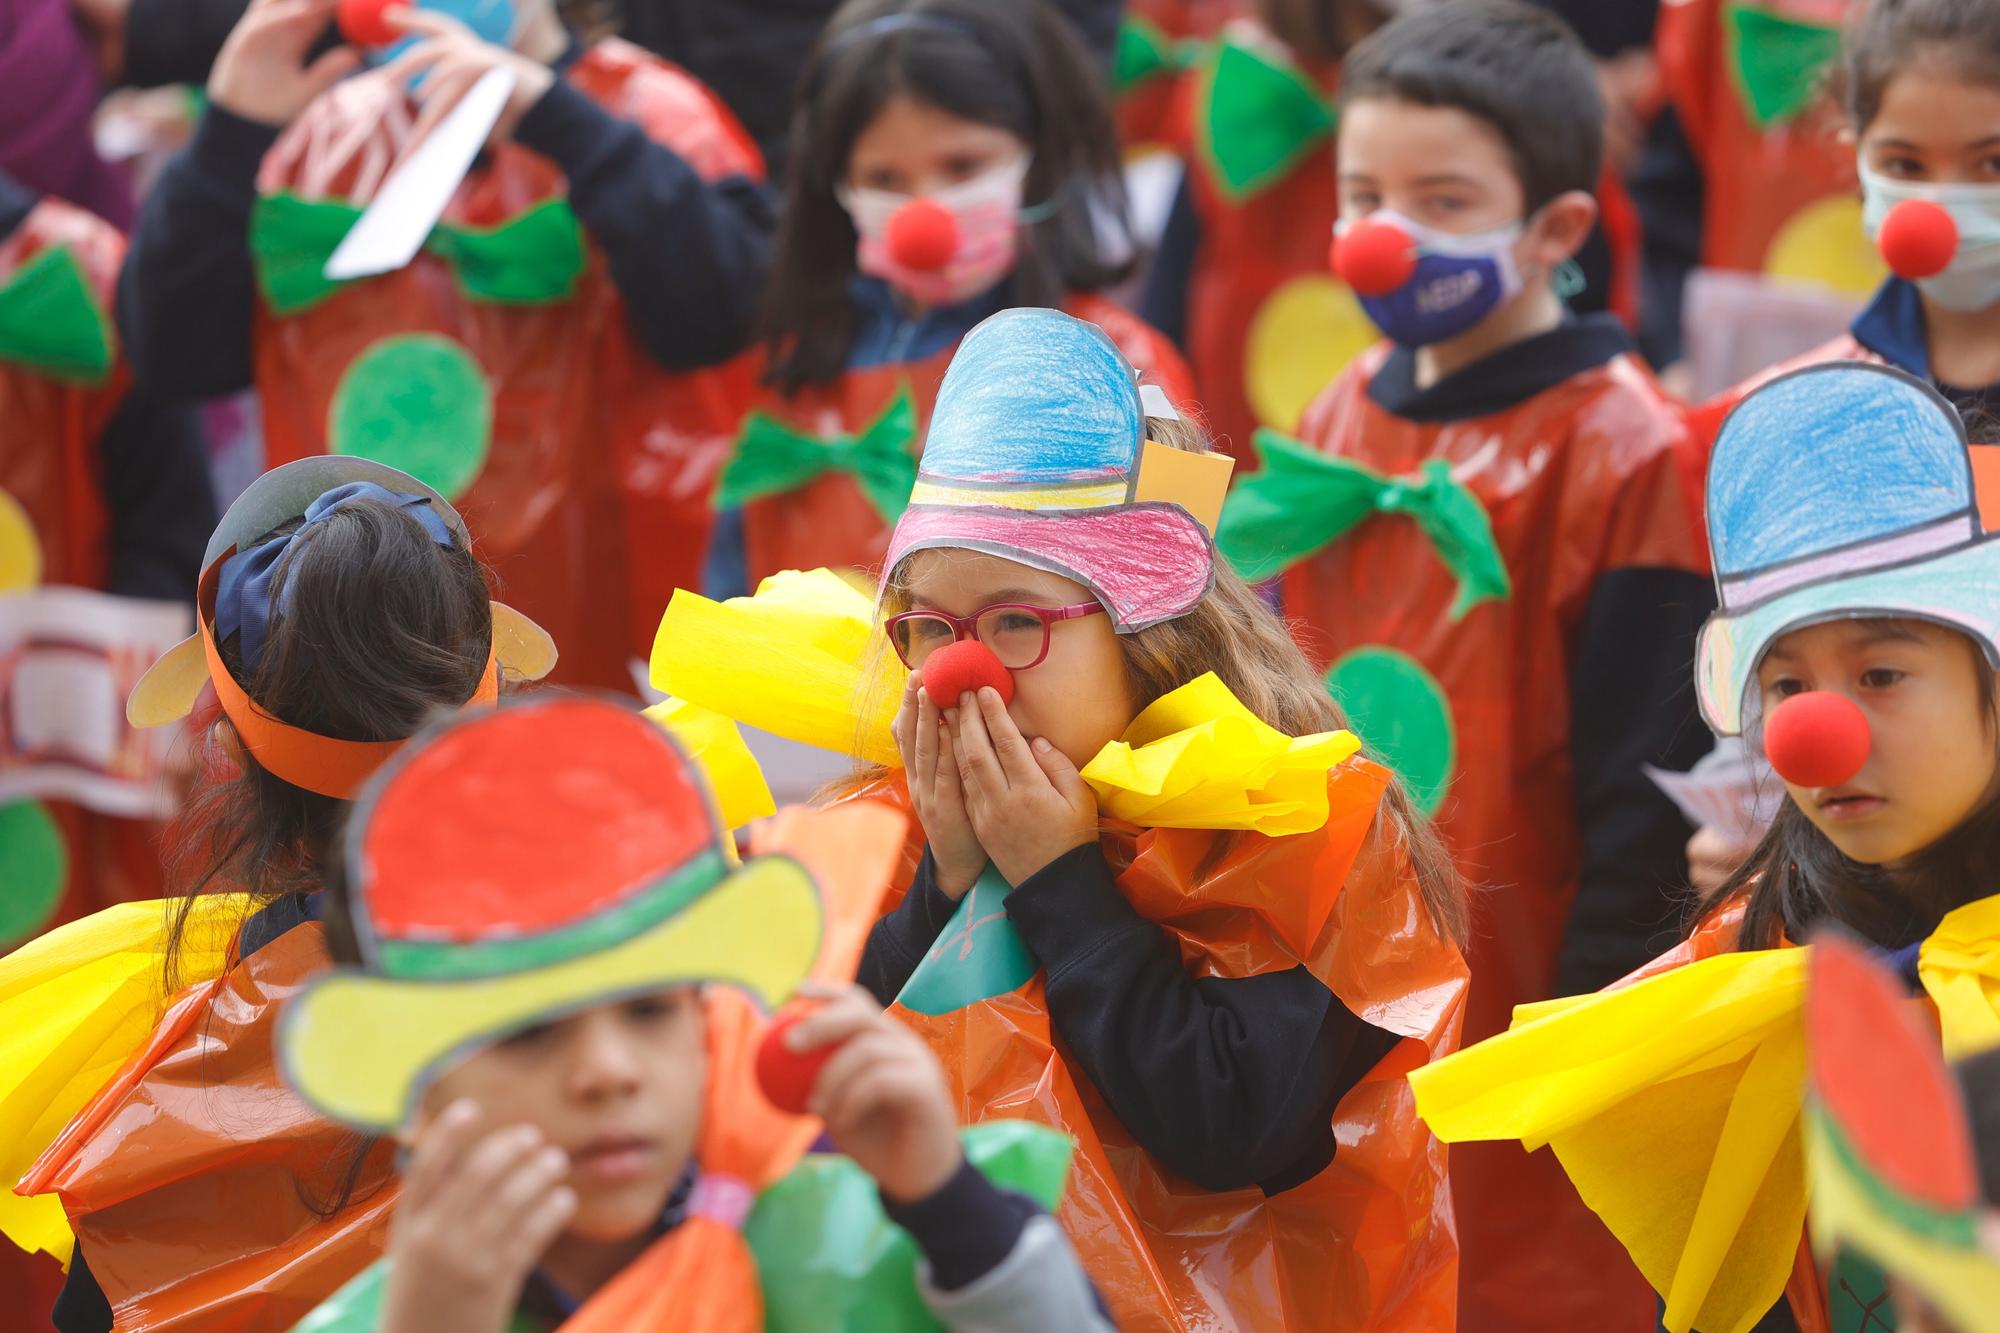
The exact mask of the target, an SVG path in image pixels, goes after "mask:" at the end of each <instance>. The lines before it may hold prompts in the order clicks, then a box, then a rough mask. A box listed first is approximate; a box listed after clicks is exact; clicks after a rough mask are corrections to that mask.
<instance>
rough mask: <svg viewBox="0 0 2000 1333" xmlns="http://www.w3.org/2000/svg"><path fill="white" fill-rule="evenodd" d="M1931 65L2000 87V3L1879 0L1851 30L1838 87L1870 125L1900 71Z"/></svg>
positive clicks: (1859, 119)
mask: <svg viewBox="0 0 2000 1333" xmlns="http://www.w3.org/2000/svg"><path fill="white" fill-rule="evenodd" d="M1919 65H1931V66H1934V67H1936V68H1939V69H1942V70H1949V71H1950V72H1952V73H1953V74H1957V75H1960V76H1962V77H1964V78H1966V79H1969V80H1972V81H1975V82H1979V83H1984V84H1988V85H1990V86H1993V87H2000V5H1996V4H1995V3H1994V2H1993V0H1874V3H1872V4H1870V5H1869V6H1868V7H1867V8H1866V9H1865V10H1863V11H1862V12H1861V14H1860V16H1859V17H1857V18H1856V19H1854V20H1853V21H1852V22H1851V23H1850V24H1849V25H1848V28H1847V34H1846V38H1845V40H1844V41H1843V42H1842V51H1841V61H1840V66H1839V68H1838V70H1837V71H1836V72H1835V76H1834V85H1835V91H1836V92H1837V93H1838V94H1839V96H1840V100H1841V103H1842V105H1843V106H1844V107H1845V108H1846V111H1847V119H1848V122H1849V123H1850V124H1851V125H1853V127H1854V128H1855V130H1856V131H1857V132H1858V131H1861V130H1865V129H1867V128H1868V127H1869V126H1870V125H1871V124H1873V123H1874V121H1875V117H1876V116H1877V115H1878V114H1880V112H1881V110H1882V96H1883V94H1884V93H1885V92H1886V91H1887V90H1888V87H1889V84H1890V81H1891V80H1893V79H1894V78H1895V77H1896V76H1897V75H1898V74H1901V73H1903V72H1905V71H1906V70H1909V69H1911V68H1914V67H1916V66H1919Z"/></svg>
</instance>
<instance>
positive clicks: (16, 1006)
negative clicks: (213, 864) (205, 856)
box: [0, 894, 250, 1264]
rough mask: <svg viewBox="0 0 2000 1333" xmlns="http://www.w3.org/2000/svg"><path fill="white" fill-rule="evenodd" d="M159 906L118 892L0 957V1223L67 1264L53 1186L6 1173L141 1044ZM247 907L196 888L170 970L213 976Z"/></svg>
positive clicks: (148, 1021) (151, 1014) (156, 1013)
mask: <svg viewBox="0 0 2000 1333" xmlns="http://www.w3.org/2000/svg"><path fill="white" fill-rule="evenodd" d="M168 910H169V909H168V905H167V904H166V903H163V902H161V901H159V900H157V899H155V900H151V901H147V902H136V903H121V904H119V905H118V906H116V907H111V908H107V909H105V910H104V911H102V912H98V913H96V914H95V915H93V916H88V917H85V918H83V919H82V920H81V921H72V922H70V923H69V924H68V925H65V926H59V927H57V928H56V929H55V930H52V931H50V932H49V933H48V934H46V935H43V936H41V937H40V938H38V939H35V940H31V941H29V942H28V943H27V944H24V945H22V946H21V947H20V948H19V949H16V950H15V951H14V952H12V953H10V954H8V955H7V956H6V957H4V958H0V1233H4V1234H5V1235H6V1236H7V1238H8V1239H9V1240H11V1241H12V1242H13V1243H14V1244H16V1245H18V1246H20V1247H21V1248H22V1249H24V1250H27V1251H29V1252H30V1253H32V1252H34V1251H36V1250H43V1251H46V1252H48V1253H49V1254H52V1255H54V1256H55V1257H56V1258H57V1259H59V1260H61V1261H62V1262H63V1263H64V1264H68V1262H69V1255H70V1250H71V1247H72V1245H73V1244H74V1238H73V1237H72V1236H71V1234H70V1229H69V1223H68V1221H67V1219H66V1218H65V1217H64V1215H63V1210H62V1204H61V1202H60V1200H58V1199H57V1198H56V1196H55V1195H53V1194H45V1195H40V1196H37V1197H35V1198H32V1199H24V1198H21V1197H20V1196H18V1195H16V1194H15V1193H14V1192H13V1184H14V1182H15V1181H17V1180H19V1179H20V1178H21V1176H22V1175H23V1173H25V1172H26V1171H27V1169H28V1168H29V1167H30V1166H31V1165H32V1164H33V1163H34V1161H35V1159H36V1158H37V1157H39V1156H41V1154H42V1152H43V1150H45V1149H46V1148H47V1147H48V1146H49V1144H50V1143H52V1142H54V1141H55V1137H56V1135H57V1134H58V1133H60V1132H61V1130H62V1128H63V1126H64V1125H66V1124H68V1123H69V1121H70V1119H71V1118H72V1117H73V1116H75V1115H76V1114H77V1112H79V1111H81V1110H82V1109H83V1108H84V1106H85V1104H86V1103H88V1102H89V1101H90V1099H91V1098H92V1097H93V1096H94V1095H96V1093H97V1091H98V1089H100V1088H101V1087H103V1086H104V1084H105V1082H106V1081H107V1080H109V1079H110V1077H111V1076H112V1075H113V1074H114V1073H116V1072H117V1071H118V1069H119V1067H120V1066H121V1065H123V1064H124V1063H125V1061H126V1060H127V1059H128V1058H130V1057H131V1055H132V1053H133V1052H134V1051H136V1050H138V1049H139V1047H140V1046H141V1045H142V1044H143V1043H144V1042H145V1040H146V1038H147V1037H148V1036H149V1035H150V1034H151V1033H152V1030H153V1024H154V1023H155V1022H156V1021H157V1020H158V1019H159V1017H160V1014H161V1012H162V1011H163V1010H164V1008H165V997H164V996H163V995H162V994H161V989H160V987H161V978H162V976H163V975H164V972H163V965H164V962H165V953H166V925H167V919H168V918H167V913H168ZM249 911H250V898H249V896H248V895H246V894H213V895H210V896H207V897H203V898H200V899H197V900H196V902H195V907H194V913H193V915H192V916H190V917H189V919H188V928H187V933H186V935H185V936H184V937H183V941H182V950H181V956H180V967H179V979H180V980H181V982H182V983H183V984H184V985H196V984H200V983H203V982H207V981H209V980H212V979H213V978H215V977H217V976H220V975H221V974H222V971H223V969H224V967H225V965H226V964H227V962H228V955H229V948H230V944H231V942H232V941H233V940H234V939H235V937H236V931H237V928H238V927H239V926H241V924H242V923H243V920H244V918H245V917H246V916H247V915H248V914H249Z"/></svg>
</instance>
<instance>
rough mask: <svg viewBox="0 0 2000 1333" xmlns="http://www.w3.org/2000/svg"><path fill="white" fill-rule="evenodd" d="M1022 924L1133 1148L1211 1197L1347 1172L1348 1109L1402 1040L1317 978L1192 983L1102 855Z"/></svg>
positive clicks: (1043, 885)
mask: <svg viewBox="0 0 2000 1333" xmlns="http://www.w3.org/2000/svg"><path fill="white" fill-rule="evenodd" d="M1007 915H1008V916H1009V917H1010V918H1011V919H1012V920H1013V922H1014V924H1015V926H1016V927H1018V928H1019V930H1020V932H1021V936H1022V938H1023V939H1024V940H1025V941H1026V942H1027V945H1028V947H1029V949H1030V950H1032V951H1033V952H1034V954H1035V956H1036V958H1037V959H1039V960H1040V962H1041V964H1042V966H1043V968H1044V969H1045V971H1046V973H1047V985H1048V997H1049V1013H1050V1016H1051V1017H1052V1018H1053V1019H1054V1021H1055V1026H1056V1028H1057V1030H1058V1031H1060V1032H1061V1033H1062V1037H1063V1040H1064V1041H1065V1042H1066V1043H1068V1045H1069V1048H1070V1051H1071V1052H1072V1053H1073V1054H1074V1056H1075V1057H1076V1060H1077V1062H1078V1064H1079V1065H1081V1066H1082V1068H1083V1070H1084V1072H1085V1073H1087V1074H1088V1075H1089V1077H1090V1080H1091V1081H1092V1082H1093V1083H1094V1084H1096V1085H1097V1088H1098V1090H1099V1091H1100V1092H1102V1093H1103V1094H1104V1098H1105V1100H1106V1101H1108V1102H1109V1103H1110V1104H1111V1109H1112V1110H1114V1111H1116V1112H1117V1113H1118V1117H1119V1119H1121V1120H1123V1121H1124V1122H1125V1126H1126V1128H1127V1129H1129V1130H1131V1131H1132V1134H1133V1137H1135V1138H1136V1139H1138V1141H1139V1142H1140V1143H1141V1144H1142V1145H1143V1146H1144V1147H1145V1148H1147V1149H1148V1150H1149V1151H1151V1152H1152V1153H1153V1154H1154V1155H1155V1156H1157V1157H1159V1158H1160V1159H1161V1160H1162V1161H1163V1162H1165V1163H1166V1164H1167V1165H1168V1166H1170V1167H1171V1168H1173V1169H1174V1170H1175V1171H1177V1172H1179V1173H1180V1174H1181V1175H1183V1176H1186V1177H1187V1178H1188V1179H1189V1180H1191V1181H1193V1182H1194V1183H1195V1184H1197V1185H1200V1186H1202V1187H1203V1188H1205V1189H1212V1190H1228V1189H1241V1188H1243V1187H1245V1186H1248V1185H1258V1186H1261V1187H1262V1188H1263V1189H1264V1190H1265V1192H1266V1193H1271V1194H1275V1193H1277V1192H1279V1191H1280V1190H1284V1189H1289V1188H1290V1187H1292V1186H1293V1185H1297V1184H1301V1183H1303V1182H1304V1181H1306V1180H1309V1179H1311V1178H1312V1177H1313V1176H1315V1175H1317V1174H1318V1173H1319V1172H1320V1171H1321V1170H1323V1169H1324V1168H1325V1166H1326V1165H1327V1163H1329V1162H1331V1161H1332V1160H1333V1154H1334V1139H1333V1127H1332V1121H1333V1111H1334V1107H1335V1106H1336V1104H1337V1103H1338V1102H1339V1101H1340V1098H1341V1096H1342V1095H1343V1094H1344V1093H1346V1091H1347V1090H1348V1089H1349V1088H1351V1087H1352V1086H1354V1084H1355V1083H1356V1082H1358V1081H1359V1080H1360V1078H1361V1076H1362V1075H1363V1074H1365V1073H1366V1072H1367V1071H1368V1070H1369V1069H1370V1068H1372V1067H1373V1066H1374V1065H1375V1063H1376V1061H1377V1060H1379V1059H1380V1058H1381V1056H1382V1055H1383V1054H1386V1053H1387V1051H1388V1050H1389V1049H1390V1048H1391V1047H1392V1046H1394V1045H1395V1042H1396V1038H1395V1037H1394V1036H1393V1035H1392V1034H1390V1033H1387V1032H1383V1031H1381V1030H1380V1029H1377V1028H1375V1027H1373V1026H1372V1025H1370V1024H1369V1023H1367V1022H1365V1021H1363V1020H1362V1019H1360V1018H1358V1017H1356V1016H1355V1015H1354V1014H1352V1013H1350V1012H1348V1010H1347V1008H1346V1007H1345V1006H1344V1005H1342V1004H1341V1003H1340V1001H1339V1000H1338V999H1337V998H1336V997H1335V996H1334V994H1333V992H1332V991H1330V990H1328V989H1327V988H1326V987H1325V986H1324V985H1322V984H1321V982H1320V981H1319V979H1318V978H1317V977H1315V976H1313V974H1312V973H1311V972H1310V971H1309V970H1308V969H1306V968H1305V967H1303V966H1301V967H1294V968H1291V969H1290V970H1288V971H1284V972H1272V973H1266V974H1264V975H1262V976H1254V977H1240V978H1214V977H1211V978H1204V979H1200V980H1197V979H1195V978H1193V977H1191V976H1189V975H1188V973H1187V970H1186V968H1185V967H1184V966H1183V965H1182V962H1181V956H1180V949H1179V947H1178V946H1177V945H1176V944H1175V943H1174V942H1173V940H1172V938H1171V937H1170V936H1169V935H1168V934H1167V933H1166V932H1165V931H1163V930H1161V929H1160V928H1159V927H1158V926H1155V925H1153V924H1152V923H1151V922H1149V921H1147V920H1146V919H1145V918H1143V917H1141V916H1140V915H1139V914H1138V913H1137V912H1136V911H1134V910H1133V908H1132V905H1131V904H1130V903H1128V902H1127V901H1126V900H1125V898H1124V895H1122V894H1121V893H1119V892H1118V887H1117V885H1116V884H1115V883H1114V882H1113V881H1112V877H1111V871H1110V867H1109V866H1107V865H1106V864H1105V861H1104V854H1103V852H1102V851H1101V850H1099V848H1098V847H1097V846H1096V845H1095V844H1091V845H1089V846H1085V847H1079V848H1077V849H1076V850H1075V851H1073V852H1070V853H1068V854H1067V855H1065V856H1062V857H1059V858H1058V859H1057V860H1055V861H1053V862H1051V863H1050V864H1049V865H1048V866H1047V867H1046V868H1044V869H1043V870H1042V871H1041V872H1040V873H1039V874H1036V875H1034V876H1032V877H1030V878H1029V879H1028V880H1027V881H1026V882H1025V883H1023V884H1021V885H1020V886H1019V887H1018V888H1016V889H1015V890H1014V892H1013V894H1012V895H1011V896H1010V897H1009V898H1008V899H1007Z"/></svg>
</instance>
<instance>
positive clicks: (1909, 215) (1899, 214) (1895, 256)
mask: <svg viewBox="0 0 2000 1333" xmlns="http://www.w3.org/2000/svg"><path fill="white" fill-rule="evenodd" d="M1875 244H1876V246H1877V247H1878V248H1880V250H1881V251H1882V258H1883V259H1884V260H1885V261H1886V262H1887V263H1888V265H1889V267H1890V269H1891V270H1893V271H1894V272H1895V274H1896V276H1897V277H1899V278H1906V279H1909V280H1910V281H1912V282H1914V281H1915V280H1916V279H1918V278H1933V277H1936V276H1937V275H1938V274H1940V273H1942V272H1944V271H1945V270H1946V269H1948V268H1950V267H1951V261H1952V260H1953V259H1954V258H1956V257H1957V255H1958V224H1957V223H1956V222H1954V221H1952V218H1951V214H1950V213H1948V212H1946V211H1945V209H1944V208H1943V207H1942V206H1941V205H1938V204H1934V203H1932V202H1931V201H1930V200H1928V199H1905V200H1904V201H1903V202H1902V203H1900V204H1897V205H1896V206H1895V207H1894V208H1892V209H1890V210H1889V215H1888V216H1887V217H1885V218H1883V219H1882V229H1881V231H1880V232H1878V233H1877V234H1876V238H1875Z"/></svg>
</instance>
